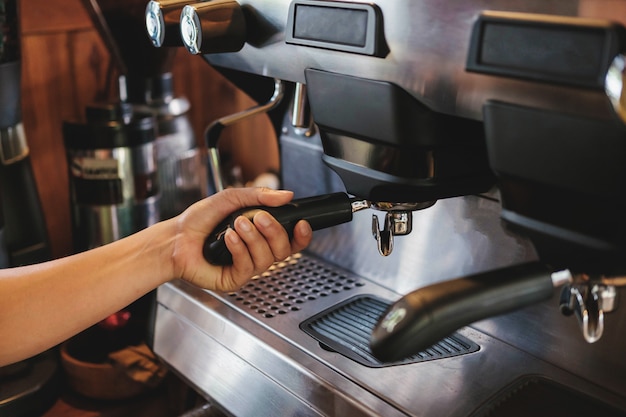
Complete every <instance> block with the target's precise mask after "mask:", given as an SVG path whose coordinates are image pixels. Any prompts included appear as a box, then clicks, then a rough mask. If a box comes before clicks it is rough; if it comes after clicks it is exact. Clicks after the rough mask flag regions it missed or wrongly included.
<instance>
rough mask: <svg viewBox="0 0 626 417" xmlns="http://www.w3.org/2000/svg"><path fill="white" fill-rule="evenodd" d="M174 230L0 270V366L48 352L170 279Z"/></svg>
mask: <svg viewBox="0 0 626 417" xmlns="http://www.w3.org/2000/svg"><path fill="white" fill-rule="evenodd" d="M174 228H175V224H174V223H173V222H172V221H167V222H162V223H160V224H158V225H156V226H154V227H152V228H149V229H145V230H143V231H141V232H139V233H137V234H136V235H133V236H130V237H128V238H126V239H122V240H120V241H117V242H114V243H112V244H110V245H106V246H103V247H100V248H97V249H95V250H92V251H88V252H84V253H80V254H77V255H73V256H70V257H67V258H63V259H58V260H55V261H52V262H46V263H43V264H38V265H31V266H26V267H20V268H11V269H5V270H0V294H2V300H0V365H2V364H4V363H9V362H12V361H15V360H19V359H21V358H25V357H28V356H32V355H33V354H36V353H37V352H40V351H42V350H45V349H48V348H50V347H52V346H54V345H56V344H58V343H60V342H62V341H63V340H65V339H67V338H69V337H71V336H72V335H74V334H76V333H78V332H80V331H82V330H84V329H86V328H88V327H90V326H91V325H93V324H95V323H97V322H98V321H100V320H102V319H104V318H105V317H107V316H108V315H110V314H112V313H114V312H116V311H118V310H120V309H122V308H124V307H125V306H127V305H129V304H130V303H132V302H133V301H134V300H136V299H137V298H139V297H141V296H142V295H144V294H146V293H148V292H150V291H151V290H152V289H154V288H156V287H157V286H158V285H160V284H162V283H164V282H166V281H168V280H170V279H172V278H174V277H173V271H172V268H171V262H170V257H171V251H172V249H171V245H172V239H174V237H175V231H174ZM155 262H157V263H159V264H157V265H155ZM25 276H26V277H27V279H24V277H25Z"/></svg>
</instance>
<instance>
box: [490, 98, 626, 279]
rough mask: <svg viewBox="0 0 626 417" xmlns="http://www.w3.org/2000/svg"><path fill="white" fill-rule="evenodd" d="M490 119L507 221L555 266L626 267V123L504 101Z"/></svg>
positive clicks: (611, 270)
mask: <svg viewBox="0 0 626 417" xmlns="http://www.w3.org/2000/svg"><path fill="white" fill-rule="evenodd" d="M484 121H485V130H486V134H487V147H488V150H489V160H490V163H491V166H492V168H493V170H494V171H495V172H496V174H497V175H498V180H499V187H500V191H501V196H502V205H503V210H502V218H503V219H504V220H505V221H506V223H507V224H508V225H510V226H512V227H513V228H514V229H515V230H516V231H518V232H521V233H524V234H526V235H528V236H529V237H530V238H531V239H532V242H533V244H534V245H535V247H536V249H537V251H538V253H539V255H540V257H541V259H542V260H543V261H544V262H546V263H549V264H551V265H552V266H553V267H555V268H561V267H566V268H569V269H572V270H579V271H582V272H586V273H600V274H605V275H615V274H623V273H625V272H626V216H624V213H626V127H625V126H624V125H623V124H622V123H621V122H619V121H618V120H612V119H608V120H606V119H602V120H600V119H593V118H586V117H581V116H572V115H568V114H563V113H558V112H554V111H547V110H543V109H535V108H528V107H524V106H519V105H515V104H509V103H503V102H498V101H490V102H488V103H486V105H485V106H484Z"/></svg>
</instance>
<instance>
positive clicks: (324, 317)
mask: <svg viewBox="0 0 626 417" xmlns="http://www.w3.org/2000/svg"><path fill="white" fill-rule="evenodd" d="M389 305H390V303H389V302H387V301H383V300H380V299H378V298H376V297H373V296H367V295H363V296H357V297H354V298H351V299H349V300H346V301H345V302H343V303H341V304H338V305H336V306H333V307H332V308H330V309H328V310H325V311H323V312H321V313H319V314H317V315H315V316H313V317H311V318H310V319H308V320H306V321H304V322H303V323H301V324H300V328H301V329H302V330H303V331H304V332H305V333H307V334H309V335H310V336H312V337H313V338H315V339H316V340H317V341H319V342H320V345H321V346H322V348H324V349H326V350H329V351H334V352H337V353H340V354H342V355H344V356H346V357H347V358H349V359H352V360H353V361H355V362H358V363H360V364H361V365H364V366H368V367H373V368H381V367H385V366H393V365H406V364H410V363H418V362H425V361H431V360H436V359H444V358H450V357H453V356H460V355H465V354H468V353H472V352H476V351H478V350H479V349H480V347H479V346H478V345H477V344H476V343H474V342H472V341H471V340H469V339H467V338H466V337H463V336H461V335H460V334H458V333H454V334H452V335H451V336H448V337H446V338H444V339H443V340H441V341H440V342H438V343H436V344H434V345H433V346H431V347H430V348H428V349H426V350H425V351H423V352H419V353H418V354H416V355H414V356H412V357H410V358H407V359H405V360H403V361H399V362H390V363H383V362H380V361H379V360H378V359H376V358H375V357H374V356H373V355H372V352H371V350H370V348H369V339H370V335H371V334H372V331H373V329H374V326H375V325H376V323H377V322H378V319H379V317H381V316H382V314H383V313H384V312H385V310H386V309H387V307H389Z"/></svg>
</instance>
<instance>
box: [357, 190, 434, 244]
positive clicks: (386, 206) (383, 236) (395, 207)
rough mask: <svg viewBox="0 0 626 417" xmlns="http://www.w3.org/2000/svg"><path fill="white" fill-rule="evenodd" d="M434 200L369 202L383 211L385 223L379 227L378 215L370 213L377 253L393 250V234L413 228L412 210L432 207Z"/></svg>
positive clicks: (402, 234) (399, 233) (376, 208)
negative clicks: (420, 201)
mask: <svg viewBox="0 0 626 417" xmlns="http://www.w3.org/2000/svg"><path fill="white" fill-rule="evenodd" d="M435 202H436V201H426V202H422V203H388V202H370V203H369V204H370V206H371V207H372V208H373V209H375V210H379V211H383V212H385V223H384V224H383V229H382V230H381V229H380V225H379V220H378V216H377V215H376V214H373V215H372V235H373V236H374V239H376V242H377V243H378V253H380V254H381V255H382V256H389V255H391V252H392V251H393V242H394V236H405V235H408V234H409V233H411V231H412V230H413V212H414V211H416V210H422V209H425V208H428V207H432V206H433V204H435Z"/></svg>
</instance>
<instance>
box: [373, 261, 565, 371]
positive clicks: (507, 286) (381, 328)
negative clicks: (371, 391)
mask: <svg viewBox="0 0 626 417" xmlns="http://www.w3.org/2000/svg"><path fill="white" fill-rule="evenodd" d="M553 291H554V284H553V280H552V273H551V271H550V270H548V269H547V268H546V266H545V265H543V264H541V263H539V262H531V263H525V264H520V265H514V266H510V267H506V268H502V269H497V270H493V271H488V272H484V273H480V274H475V275H470V276H467V277H463V278H458V279H454V280H451V281H445V282H440V283H437V284H433V285H430V286H427V287H424V288H420V289H417V290H415V291H413V292H411V293H409V294H407V295H405V296H404V297H402V298H401V299H400V300H398V301H397V302H395V303H394V304H392V305H391V306H390V307H389V308H388V309H387V310H386V311H385V313H384V314H383V315H382V316H381V318H380V320H379V321H378V323H377V324H376V326H375V327H374V330H373V332H372V335H371V340H370V348H371V350H372V353H373V354H374V356H375V357H376V358H378V359H379V360H381V361H383V362H395V361H399V360H402V359H406V358H408V357H410V356H413V355H415V354H417V353H419V352H422V351H424V350H426V349H427V348H429V347H431V346H432V345H434V344H435V343H437V342H439V341H441V340H442V339H444V338H445V337H447V336H449V335H451V334H452V333H453V332H454V331H456V330H458V329H460V328H461V327H463V326H466V325H468V324H471V323H473V322H475V321H478V320H481V319H485V318H488V317H492V316H497V315H500V314H504V313H508V312H510V311H513V310H516V309H519V308H522V307H525V306H528V305H531V304H534V303H538V302H540V301H543V300H546V299H549V298H550V297H551V296H552V294H553Z"/></svg>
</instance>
